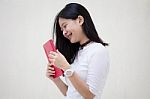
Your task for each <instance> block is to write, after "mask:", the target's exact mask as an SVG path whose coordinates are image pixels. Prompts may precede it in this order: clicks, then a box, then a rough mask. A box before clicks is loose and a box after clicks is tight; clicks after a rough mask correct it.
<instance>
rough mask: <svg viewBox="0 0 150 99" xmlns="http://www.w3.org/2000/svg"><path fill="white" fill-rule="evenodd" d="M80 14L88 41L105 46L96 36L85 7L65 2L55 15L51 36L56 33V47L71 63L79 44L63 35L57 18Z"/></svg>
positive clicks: (75, 16)
mask: <svg viewBox="0 0 150 99" xmlns="http://www.w3.org/2000/svg"><path fill="white" fill-rule="evenodd" d="M79 15H81V16H82V17H83V18H84V23H83V25H82V27H83V31H84V33H85V35H86V36H87V37H88V39H89V40H90V41H94V42H97V43H101V44H102V45H104V46H107V45H108V44H107V43H104V42H103V41H102V39H101V38H100V37H99V36H98V33H97V31H96V29H95V26H94V23H93V21H92V19H91V16H90V14H89V12H88V11H87V9H86V8H85V7H84V6H82V5H81V4H78V3H69V4H67V5H66V6H65V7H64V8H63V9H62V10H61V11H60V12H59V13H58V14H57V15H56V17H55V22H54V27H53V37H54V34H56V48H57V49H58V50H59V51H60V52H61V53H62V54H63V55H64V56H65V58H66V59H67V61H68V62H69V63H73V61H74V59H75V56H76V55H77V52H78V50H79V47H80V44H79V42H77V43H71V42H70V41H69V40H68V39H67V38H65V37H64V36H63V31H61V28H60V26H59V18H65V19H73V20H75V19H77V18H78V16H79Z"/></svg>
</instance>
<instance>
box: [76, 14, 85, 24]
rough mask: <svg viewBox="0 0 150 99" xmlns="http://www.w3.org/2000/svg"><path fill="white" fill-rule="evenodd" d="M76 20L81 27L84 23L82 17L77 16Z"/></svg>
mask: <svg viewBox="0 0 150 99" xmlns="http://www.w3.org/2000/svg"><path fill="white" fill-rule="evenodd" d="M77 19H78V22H79V24H80V25H82V24H83V23H84V18H83V16H81V15H79V16H78V18H77Z"/></svg>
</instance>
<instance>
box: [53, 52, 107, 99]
mask: <svg viewBox="0 0 150 99" xmlns="http://www.w3.org/2000/svg"><path fill="white" fill-rule="evenodd" d="M103 51H104V50H102V51H98V52H95V53H94V54H93V56H92V57H90V60H89V61H90V63H89V66H88V75H87V81H86V82H85V81H83V80H82V79H81V78H80V76H79V75H78V74H77V73H76V72H74V73H73V75H72V76H70V77H69V80H70V81H71V83H72V84H73V86H74V87H75V89H76V90H77V91H78V92H79V93H80V94H81V95H82V96H83V97H84V98H85V99H93V98H94V96H95V95H97V94H99V93H98V92H99V91H101V90H102V89H103V86H104V83H105V78H106V75H107V70H108V64H107V63H108V57H107V53H106V52H105V51H104V52H103ZM59 54H60V55H59ZM51 57H52V59H51V60H50V61H53V62H54V63H55V64H56V65H59V66H61V67H60V68H62V69H63V70H64V71H65V70H67V69H68V68H70V64H69V63H68V62H67V61H66V60H65V58H64V57H63V56H62V55H61V53H55V52H54V53H52V54H51ZM57 63H58V64H57Z"/></svg>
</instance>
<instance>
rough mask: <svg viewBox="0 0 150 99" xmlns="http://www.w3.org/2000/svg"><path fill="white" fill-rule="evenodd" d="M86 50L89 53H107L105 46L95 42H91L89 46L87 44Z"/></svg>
mask: <svg viewBox="0 0 150 99" xmlns="http://www.w3.org/2000/svg"><path fill="white" fill-rule="evenodd" d="M87 51H88V52H89V53H91V54H94V53H95V54H98V53H108V51H107V49H106V47H105V46H103V45H102V44H101V43H96V42H92V43H91V44H90V45H89V46H87Z"/></svg>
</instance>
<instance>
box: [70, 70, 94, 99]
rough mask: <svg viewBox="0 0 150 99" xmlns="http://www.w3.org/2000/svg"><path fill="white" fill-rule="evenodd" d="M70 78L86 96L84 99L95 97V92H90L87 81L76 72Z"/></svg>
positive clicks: (76, 87)
mask: <svg viewBox="0 0 150 99" xmlns="http://www.w3.org/2000/svg"><path fill="white" fill-rule="evenodd" d="M69 80H70V81H71V83H72V84H73V86H74V87H75V89H76V90H77V91H78V92H79V93H80V94H81V95H82V96H83V97H84V99H93V98H94V94H92V93H91V92H90V90H89V87H88V85H87V84H86V82H85V81H83V80H82V79H80V77H79V76H78V74H77V73H76V72H74V73H73V75H72V76H71V77H69Z"/></svg>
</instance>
